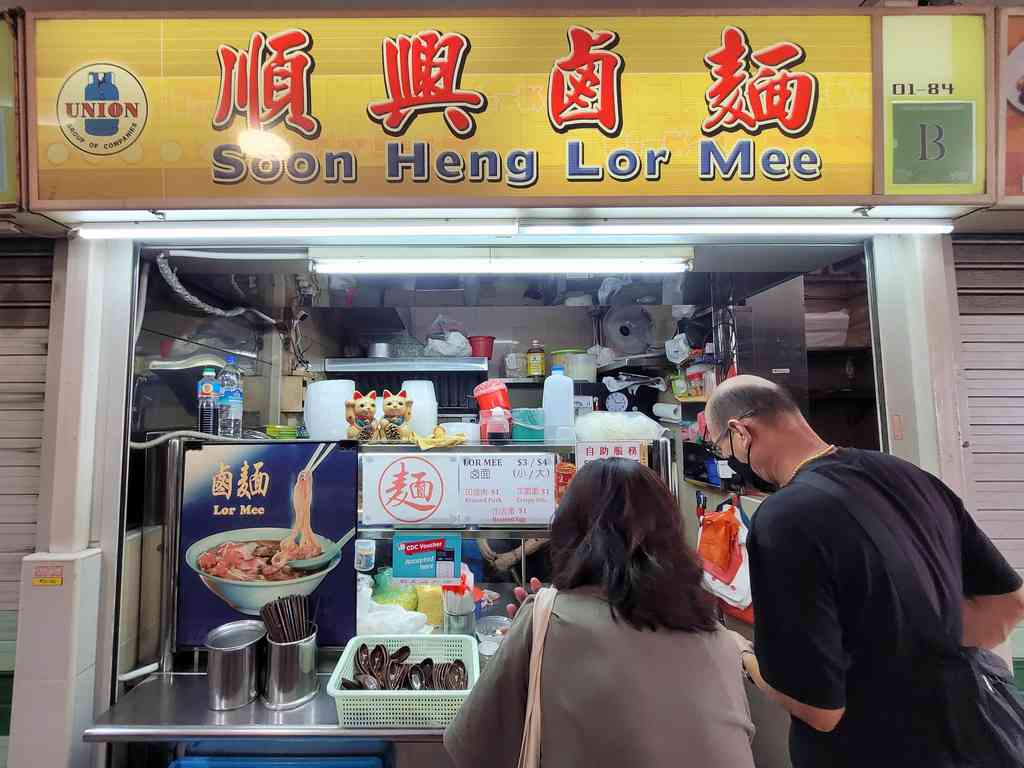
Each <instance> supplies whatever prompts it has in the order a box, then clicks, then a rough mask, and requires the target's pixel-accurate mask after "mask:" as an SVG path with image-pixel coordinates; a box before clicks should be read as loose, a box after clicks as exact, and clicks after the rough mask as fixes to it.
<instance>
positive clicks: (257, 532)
mask: <svg viewBox="0 0 1024 768" xmlns="http://www.w3.org/2000/svg"><path fill="white" fill-rule="evenodd" d="M312 496H313V494H312V474H311V473H310V472H308V471H305V470H304V471H303V472H301V473H300V474H299V477H298V480H297V481H296V483H295V490H294V494H293V497H292V507H293V510H294V514H295V518H294V519H295V522H294V525H293V526H292V527H291V528H275V527H262V528H238V529H234V530H227V531H223V532H219V534H213V535H212V536H208V537H205V538H203V539H200V540H199V541H198V542H196V543H195V544H193V545H191V546H190V547H189V548H188V549H187V550H185V562H186V563H187V564H188V567H190V568H191V569H193V570H195V571H196V573H197V575H199V578H200V579H201V580H202V582H203V584H205V585H206V587H207V589H209V590H210V591H211V592H213V593H214V594H215V595H217V596H218V597H219V598H220V599H221V600H223V601H224V602H225V603H227V604H228V605H230V606H231V607H232V608H234V609H236V610H238V611H240V612H242V613H246V614H248V615H258V614H259V610H260V608H262V607H263V606H264V605H266V604H267V603H268V602H270V601H271V600H275V599H276V598H279V597H286V596H289V595H306V596H308V595H310V594H312V593H313V591H314V590H315V589H316V588H317V587H319V586H321V584H322V583H323V582H324V580H325V579H326V578H327V574H328V573H330V572H331V571H332V570H333V569H334V568H336V567H337V566H338V563H339V562H340V558H339V557H337V556H335V557H327V558H324V559H326V560H327V561H326V562H323V563H321V564H319V565H317V566H315V567H312V568H298V567H294V565H293V563H295V562H297V561H303V560H307V559H308V558H316V557H319V556H321V555H322V554H324V553H328V554H330V552H331V551H332V550H333V547H334V543H333V542H332V541H331V540H330V539H327V538H325V537H322V536H318V535H317V534H314V532H313V529H312V522H311V520H312V516H311V514H312V513H311V507H312Z"/></svg>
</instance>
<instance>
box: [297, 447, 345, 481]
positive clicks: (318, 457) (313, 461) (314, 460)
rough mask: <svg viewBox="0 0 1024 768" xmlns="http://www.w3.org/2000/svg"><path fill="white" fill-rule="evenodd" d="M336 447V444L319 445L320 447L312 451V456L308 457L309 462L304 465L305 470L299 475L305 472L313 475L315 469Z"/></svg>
mask: <svg viewBox="0 0 1024 768" xmlns="http://www.w3.org/2000/svg"><path fill="white" fill-rule="evenodd" d="M336 445H337V443H328V444H326V445H325V444H323V443H321V444H320V445H318V446H317V447H316V450H315V451H313V455H312V456H310V457H309V461H308V462H307V463H306V468H305V469H304V470H302V472H301V473H300V474H302V473H305V472H308V473H309V474H313V473H314V472H316V468H317V467H319V466H320V465H321V464H323V463H324V459H326V458H327V457H328V456H329V455H330V453H331V451H333V450H334V448H335V446H336Z"/></svg>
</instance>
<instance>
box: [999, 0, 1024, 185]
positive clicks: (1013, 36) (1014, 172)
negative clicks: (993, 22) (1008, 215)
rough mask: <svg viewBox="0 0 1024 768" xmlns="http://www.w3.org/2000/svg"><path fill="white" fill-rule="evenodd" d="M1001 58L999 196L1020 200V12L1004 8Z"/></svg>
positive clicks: (1023, 176) (1023, 123)
mask: <svg viewBox="0 0 1024 768" xmlns="http://www.w3.org/2000/svg"><path fill="white" fill-rule="evenodd" d="M999 39H1000V40H1001V41H1002V43H1003V45H1004V46H1005V47H1004V48H1003V55H1004V56H1005V58H1004V59H1003V60H1002V62H1000V73H1001V77H1000V91H999V94H1000V100H1001V105H1000V107H1001V114H1002V124H1003V125H1002V129H1003V141H1002V142H1001V146H1002V148H1003V152H1004V160H1003V162H1004V163H1005V165H1004V166H1003V184H1002V190H1000V191H1001V193H1002V196H1003V199H1004V200H1006V201H1007V202H1012V203H1015V204H1018V205H1021V204H1024V12H1021V11H1020V10H1007V11H1004V16H1003V33H1002V35H1000V38H999Z"/></svg>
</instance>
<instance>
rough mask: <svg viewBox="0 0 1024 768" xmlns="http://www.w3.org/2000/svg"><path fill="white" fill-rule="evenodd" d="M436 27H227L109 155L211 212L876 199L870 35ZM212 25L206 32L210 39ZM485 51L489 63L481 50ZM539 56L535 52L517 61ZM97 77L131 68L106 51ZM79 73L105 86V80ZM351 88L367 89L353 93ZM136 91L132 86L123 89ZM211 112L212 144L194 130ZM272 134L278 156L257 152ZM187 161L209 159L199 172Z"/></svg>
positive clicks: (559, 24)
mask: <svg viewBox="0 0 1024 768" xmlns="http://www.w3.org/2000/svg"><path fill="white" fill-rule="evenodd" d="M436 21H437V24H436V26H429V25H428V23H427V22H425V21H423V20H421V21H418V22H415V23H416V24H417V27H418V28H413V29H410V28H409V26H408V24H409V23H412V22H407V20H390V21H389V20H387V19H381V20H368V21H367V22H366V24H369V25H372V26H366V24H364V27H363V28H364V29H366V30H369V29H375V30H380V31H381V32H382V33H383V34H381V35H380V36H379V37H374V36H372V35H371V34H370V33H369V32H366V33H365V34H361V35H357V34H356V33H355V32H354V31H352V30H350V29H349V28H348V27H346V26H345V24H344V23H342V21H340V20H306V22H305V23H303V24H301V25H300V24H298V23H297V22H289V21H285V20H272V19H267V20H263V21H261V22H259V24H258V25H257V23H255V22H252V21H245V20H237V21H231V22H230V23H227V22H226V21H225V23H223V24H221V25H219V26H218V27H217V28H216V29H214V28H209V29H207V30H206V31H205V32H204V33H203V34H202V35H198V34H197V36H196V38H195V39H196V40H207V39H210V38H211V37H213V38H214V39H219V40H220V41H221V42H219V44H217V45H215V46H213V49H212V50H210V51H208V52H207V54H208V56H209V58H208V59H204V60H203V61H206V60H208V61H210V62H216V69H215V70H213V71H211V72H210V74H209V75H205V76H202V75H195V74H193V73H194V72H195V71H197V70H201V68H202V66H203V65H200V64H199V63H198V62H197V63H196V64H195V65H193V67H192V69H190V70H189V73H190V74H189V78H188V80H187V82H186V80H185V75H184V74H182V75H180V76H179V75H178V74H176V73H175V72H173V71H168V72H165V73H164V74H162V75H160V76H157V75H154V74H152V73H146V72H141V71H136V72H132V73H131V77H132V78H133V79H137V80H138V82H139V83H140V84H141V87H142V88H151V89H154V90H155V89H158V88H159V89H165V88H169V87H173V88H174V92H175V94H178V93H179V92H180V93H182V98H185V97H184V93H185V91H183V90H180V89H187V90H188V92H189V95H188V97H187V98H188V109H187V110H185V111H183V112H181V113H180V114H176V115H173V116H172V115H170V114H169V113H168V114H165V113H163V112H161V114H160V115H159V116H158V117H157V120H158V121H159V122H161V127H154V128H152V129H150V131H146V129H145V126H144V125H143V124H136V125H134V127H133V128H132V131H133V133H132V136H131V139H130V141H127V140H126V141H125V142H124V143H123V145H115V143H113V142H106V143H108V144H111V150H110V152H111V159H110V163H111V164H112V165H116V166H117V167H120V165H121V164H123V163H127V164H129V165H131V166H133V167H139V169H140V170H141V169H143V168H146V167H147V166H149V165H150V164H151V163H156V166H157V167H159V168H160V169H161V171H162V173H163V182H164V184H163V185H162V188H164V187H166V185H167V184H168V183H169V184H170V186H171V187H175V185H176V184H177V183H178V182H177V179H178V174H179V172H180V173H184V172H185V169H184V168H183V167H180V166H181V165H182V164H183V163H187V165H188V168H189V169H190V170H189V177H190V178H191V179H192V181H193V183H196V182H199V181H200V178H201V177H200V176H199V175H198V173H199V171H200V170H202V171H203V172H204V173H205V180H204V181H203V183H204V184H212V185H214V186H213V187H212V189H216V190H221V191H217V192H214V193H212V194H214V195H215V196H218V197H219V196H224V195H228V194H231V193H230V189H231V188H232V187H239V186H244V187H245V188H246V190H247V191H248V192H249V193H250V194H256V195H257V196H271V195H273V194H274V187H275V186H276V187H278V188H280V187H286V186H290V185H293V184H294V185H305V186H303V187H296V188H293V190H292V191H293V192H296V193H298V192H299V191H300V190H301V194H302V195H303V196H308V195H309V192H310V190H316V194H317V195H320V194H323V195H324V196H329V195H338V196H345V195H350V194H355V193H354V191H353V190H351V189H350V188H349V187H350V185H355V186H357V187H358V188H360V189H372V190H381V191H383V190H388V189H389V188H390V189H392V190H393V189H394V185H401V187H402V189H403V190H404V191H403V192H402V194H425V193H426V190H428V189H435V190H437V189H442V190H448V192H447V193H448V194H456V195H458V194H468V195H477V194H479V192H481V191H482V192H483V193H484V194H488V195H498V194H502V190H505V191H507V190H508V189H509V188H512V189H524V190H525V189H532V190H534V192H538V191H539V192H540V193H541V194H555V193H558V192H562V193H564V192H566V191H569V190H571V191H570V192H569V193H570V194H608V193H612V194H623V193H625V194H646V195H662V194H700V193H702V191H703V190H711V189H721V188H723V185H728V187H729V188H730V189H737V190H742V192H743V193H747V194H750V193H754V192H755V191H756V190H758V189H762V188H763V189H769V188H772V189H773V191H774V190H775V189H778V188H779V182H784V183H785V185H786V187H785V188H786V189H788V190H790V191H796V192H797V193H799V194H809V193H815V191H816V190H812V189H811V186H812V185H808V184H807V183H808V182H817V181H820V180H822V179H824V178H825V176H826V174H833V176H832V177H830V179H831V183H832V184H833V185H834V186H833V187H831V188H830V190H829V191H830V192H832V193H835V192H837V191H854V190H855V189H856V191H863V192H870V191H871V189H870V176H871V174H870V165H871V157H870V150H871V142H870V136H871V97H870V93H871V82H870V81H871V51H870V24H869V20H868V19H867V18H866V17H832V18H827V17H811V18H808V19H804V20H802V21H800V22H798V23H794V25H793V35H792V36H789V35H787V36H786V37H781V36H780V35H779V33H778V30H779V25H778V24H777V23H776V24H768V23H766V21H765V20H762V19H758V18H756V17H737V18H735V19H731V20H730V22H729V23H726V22H724V21H723V20H716V19H715V18H714V17H706V18H699V19H698V18H689V19H687V18H680V17H664V18H659V17H640V18H629V17H609V18H607V19H605V20H604V23H602V24H600V25H596V24H595V25H583V24H580V23H575V22H574V21H573V20H572V19H559V18H556V17H550V18H543V19H495V20H487V19H473V18H468V19H463V20H461V21H458V22H455V21H453V20H452V19H438V20H436ZM103 23H104V22H99V21H98V22H90V24H94V25H100V26H102V24H103ZM126 23H129V22H126ZM146 23H147V22H144V21H139V22H130V23H129V24H130V25H138V26H139V27H140V28H141V27H142V26H145V25H146ZM213 23H214V22H212V21H206V20H193V21H192V25H193V27H197V28H198V27H205V26H206V25H209V24H213ZM37 24H38V25H39V28H40V32H39V34H37V40H39V41H40V42H39V46H40V47H39V51H38V54H37V55H38V56H39V57H40V58H39V61H42V58H41V57H42V56H43V52H44V51H45V52H46V53H47V55H49V56H50V57H53V58H52V59H47V65H48V66H47V67H42V71H44V72H45V71H47V70H48V68H50V67H56V68H60V66H61V65H60V64H57V63H51V62H56V61H59V60H60V59H61V58H62V57H65V56H67V55H68V46H66V45H65V44H64V43H63V41H62V40H61V38H60V35H59V33H57V32H56V31H53V32H51V31H50V27H49V26H48V22H47V21H46V20H42V21H39V22H37ZM168 24H170V25H171V26H167V25H168ZM176 24H177V22H169V21H168V22H165V23H164V25H163V26H161V27H160V28H159V30H158V31H156V32H155V34H157V36H158V37H161V38H162V36H164V35H167V36H171V35H178V34H187V31H186V30H184V29H182V30H177V29H176V26H175V25H176ZM493 24H498V26H497V27H493V26H492V25H493ZM349 26H351V25H349ZM147 29H148V28H147ZM399 30H401V31H399ZM495 30H501V35H500V39H499V41H498V42H494V35H495ZM666 36H669V37H666ZM669 38H670V39H671V41H670V39H669ZM175 39H177V38H175ZM481 39H485V40H487V41H488V45H487V46H486V47H484V46H481V47H479V48H477V47H474V45H473V43H474V41H479V40H481ZM525 39H529V40H530V41H531V44H530V45H523V44H521V43H520V40H525ZM833 41H834V42H835V45H832V42H833ZM371 43H372V45H370V44H371ZM164 44H165V45H168V46H169V45H171V43H170V42H169V41H168V42H165V43H164ZM659 46H660V47H659ZM71 50H77V49H75V48H74V47H72V48H71ZM662 50H663V51H665V53H658V51H662ZM669 51H671V54H670V53H669ZM189 55H191V54H189ZM195 55H196V56H199V55H200V52H198V51H197V52H196V54H195ZM538 56H540V57H542V59H540V60H538V58H537V57H538ZM96 57H97V58H96V61H97V62H100V61H104V60H110V59H111V58H115V59H116V60H118V61H126V62H127V61H129V60H130V58H131V57H130V56H116V57H114V56H113V55H112V54H111V55H110V56H108V57H106V58H103V57H101V56H100V52H99V51H97V52H96ZM655 62H657V63H655ZM77 64H78V68H79V69H84V70H85V71H87V72H91V71H93V70H95V71H96V72H97V73H100V74H103V73H104V72H106V70H104V67H105V66H107V65H101V64H99V63H95V64H93V63H88V62H77ZM108 69H109V67H108ZM355 70H358V72H359V73H360V76H359V78H358V80H355V79H351V78H352V74H351V73H352V72H353V71H355ZM62 71H67V70H66V69H63V70H62ZM364 71H365V72H371V71H372V72H373V73H374V74H373V75H369V74H363V72H364ZM378 73H379V74H378ZM179 77H180V78H181V81H180V82H179V80H178V78H179ZM630 77H633V78H635V79H634V80H632V81H629V82H630V83H631V86H630V87H627V86H626V82H627V81H628V78H630ZM128 80H129V78H128V76H126V75H120V76H119V77H118V78H117V83H121V82H125V83H126V82H128ZM45 82H47V83H48V82H49V81H48V80H46V81H45ZM76 82H77V81H76ZM104 82H106V81H104ZM117 83H114V85H116V84H117ZM172 84H173V86H172ZM57 85H61V84H60V83H58V84H57ZM179 86H180V89H179ZM695 86H699V90H696V88H695ZM46 87H48V86H46ZM46 87H44V86H43V85H42V84H41V85H40V101H39V105H40V106H39V109H40V113H41V114H40V125H39V129H40V131H41V132H44V133H45V132H47V131H48V130H49V129H48V128H45V126H47V125H50V124H51V123H48V122H47V119H46V115H45V114H43V113H44V112H45V111H46V110H51V109H52V108H53V107H52V104H53V102H51V101H49V100H47V99H48V97H47V99H44V98H43V95H42V94H43V92H44V91H45V90H46ZM76 87H77V85H76ZM200 89H205V90H200ZM142 97H144V94H143V95H142ZM142 97H139V98H142ZM77 98H79V99H80V98H81V94H78V96H77ZM139 98H136V101H135V102H133V103H136V102H138V101H139ZM108 99H109V101H108ZM117 99H118V97H117V95H116V94H115V93H114V90H113V89H112V87H108V88H107V90H106V91H104V92H103V93H99V92H97V93H94V94H92V95H91V98H87V99H86V103H87V104H88V105H89V109H91V110H93V111H94V112H95V111H97V110H99V111H103V110H104V109H107V108H108V107H110V105H114V104H118V103H119V102H118V101H117ZM206 104H209V105H210V109H209V112H208V113H207V114H208V116H207V118H206V120H205V125H204V126H201V127H200V126H194V125H192V119H193V115H195V114H196V113H197V112H198V111H199V109H200V107H201V105H206ZM698 105H699V108H698ZM57 109H58V114H57V115H55V117H56V118H57V119H56V120H55V121H54V122H55V123H57V124H59V125H60V126H61V128H62V130H63V129H65V128H66V129H67V130H71V131H74V132H76V133H78V134H84V133H87V132H88V131H89V129H90V127H91V125H92V124H91V123H86V122H83V120H84V118H83V117H81V116H75V117H70V116H69V115H71V113H69V112H67V110H66V109H65V108H64V106H62V105H61V104H58V105H57ZM118 109H120V107H118ZM110 119H113V118H110ZM115 122H117V121H116V120H115ZM121 122H122V123H123V122H125V121H124V120H123V119H122V120H121ZM126 125H127V123H126ZM124 127H125V126H122V125H120V123H118V126H116V127H115V128H116V131H120V130H122V129H123V128H124ZM180 131H191V132H194V133H196V136H194V137H193V136H188V135H180V134H179V132H180ZM202 131H205V134H203V135H204V139H203V140H200V139H199V136H200V133H201V132H202ZM261 133H262V134H266V133H273V135H274V137H275V138H276V139H278V140H279V141H276V142H267V141H261V140H260V138H259V134H261ZM152 134H159V135H160V136H161V137H163V138H164V139H166V138H170V137H173V139H174V143H173V145H172V144H169V143H167V142H166V141H164V143H163V144H161V145H159V147H158V149H159V152H157V153H156V154H155V155H153V156H150V155H148V154H145V153H143V154H142V156H141V157H136V156H135V154H131V155H129V154H124V155H123V156H121V153H122V152H124V153H128V150H129V148H130V147H132V146H135V145H136V144H138V143H140V142H141V143H142V144H145V145H149V142H150V138H151V135H152ZM157 140H158V139H157V138H156V137H155V136H153V138H152V141H153V142H155V141H157ZM100 143H101V144H103V142H100ZM186 144H187V145H189V146H190V148H191V149H192V150H193V151H192V152H190V153H189V155H188V158H187V160H185V158H182V156H181V152H182V150H183V148H184V146H185V145H186ZM193 144H194V146H192V145H193ZM44 145H45V151H44V149H43V147H44ZM104 145H105V144H104ZM40 152H41V154H40V163H41V170H43V171H44V172H50V171H54V172H57V171H59V172H61V173H65V172H67V171H68V170H69V169H70V166H72V165H74V163H70V164H69V163H68V162H66V161H65V160H63V159H61V158H63V149H54V148H52V147H51V144H50V143H48V141H47V139H45V138H44V139H42V140H41V142H40ZM134 152H136V153H137V152H138V149H137V148H136V149H135V150H134ZM827 153H830V154H831V156H830V157H826V154H827ZM157 158H159V162H157ZM71 159H72V156H69V157H68V160H71ZM854 169H856V170H854ZM94 170H95V169H94ZM851 174H852V175H851ZM764 182H772V184H771V185H769V186H767V187H765V186H762V184H763V183H764ZM310 185H312V186H310ZM47 190H52V187H51V186H47ZM460 190H461V191H460ZM53 194H54V195H55V196H56V195H58V194H59V193H58V192H57V191H53ZM94 194H95V193H94ZM165 194H168V193H167V192H166V191H165ZM182 194H184V192H183V193H182ZM193 194H194V187H193ZM278 194H280V193H278ZM384 194H394V192H393V191H392V192H386V191H385V192H384ZM80 196H81V195H80ZM121 196H122V198H124V196H125V195H124V192H123V191H122V192H121ZM131 196H132V195H130V194H129V195H128V197H131ZM137 196H142V197H144V196H145V195H137Z"/></svg>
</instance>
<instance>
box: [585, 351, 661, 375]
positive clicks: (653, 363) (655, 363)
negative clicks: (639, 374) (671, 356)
mask: <svg viewBox="0 0 1024 768" xmlns="http://www.w3.org/2000/svg"><path fill="white" fill-rule="evenodd" d="M670 366H671V363H669V360H668V358H667V357H666V356H665V353H664V352H649V353H647V354H645V355H630V356H629V357H620V358H619V359H618V360H614V361H612V362H610V363H608V365H602V366H600V367H598V369H597V372H598V374H603V373H614V372H615V371H621V370H622V369H623V368H668V367H670Z"/></svg>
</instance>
